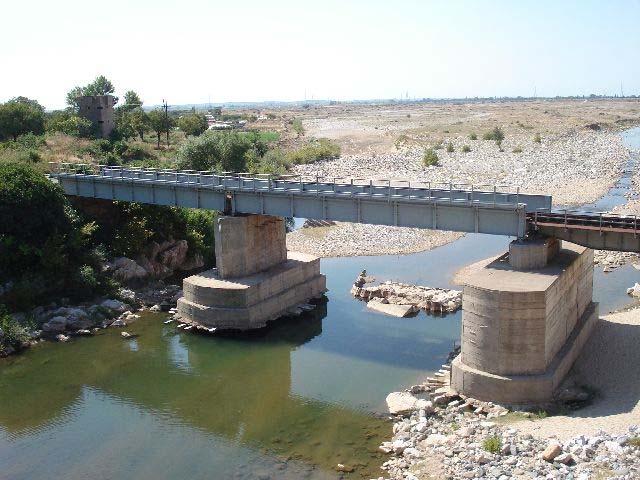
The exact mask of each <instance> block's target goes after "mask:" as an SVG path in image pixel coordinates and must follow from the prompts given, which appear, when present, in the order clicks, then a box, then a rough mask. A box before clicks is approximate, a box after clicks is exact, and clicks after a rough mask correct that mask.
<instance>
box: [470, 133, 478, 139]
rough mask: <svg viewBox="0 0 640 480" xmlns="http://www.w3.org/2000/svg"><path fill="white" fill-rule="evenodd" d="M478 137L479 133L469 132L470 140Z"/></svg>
mask: <svg viewBox="0 0 640 480" xmlns="http://www.w3.org/2000/svg"><path fill="white" fill-rule="evenodd" d="M477 139H478V135H476V134H475V133H470V134H469V140H477Z"/></svg>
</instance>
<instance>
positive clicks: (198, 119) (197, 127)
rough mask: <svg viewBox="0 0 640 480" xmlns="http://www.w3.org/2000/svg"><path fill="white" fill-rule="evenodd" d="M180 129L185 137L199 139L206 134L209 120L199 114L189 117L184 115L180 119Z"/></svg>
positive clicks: (191, 114)
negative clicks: (198, 137)
mask: <svg viewBox="0 0 640 480" xmlns="http://www.w3.org/2000/svg"><path fill="white" fill-rule="evenodd" d="M177 123H178V128H179V129H180V130H182V131H183V132H184V133H185V135H187V136H189V135H191V136H193V137H197V136H198V135H201V134H202V133H204V132H205V131H206V130H207V128H209V124H208V123H207V118H206V117H205V116H204V115H198V114H197V113H190V114H188V115H182V116H181V117H180V118H179V119H178V122H177Z"/></svg>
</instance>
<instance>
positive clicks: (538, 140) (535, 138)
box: [533, 133, 542, 143]
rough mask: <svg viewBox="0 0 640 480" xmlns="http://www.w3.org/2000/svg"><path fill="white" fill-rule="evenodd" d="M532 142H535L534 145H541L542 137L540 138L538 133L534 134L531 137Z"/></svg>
mask: <svg viewBox="0 0 640 480" xmlns="http://www.w3.org/2000/svg"><path fill="white" fill-rule="evenodd" d="M533 141H534V142H536V143H542V137H541V136H540V134H539V133H536V134H535V135H534V136H533Z"/></svg>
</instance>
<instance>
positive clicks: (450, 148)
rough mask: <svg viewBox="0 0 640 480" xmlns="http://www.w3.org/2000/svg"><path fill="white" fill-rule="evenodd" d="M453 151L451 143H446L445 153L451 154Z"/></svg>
mask: <svg viewBox="0 0 640 480" xmlns="http://www.w3.org/2000/svg"><path fill="white" fill-rule="evenodd" d="M454 151H455V149H454V148H453V143H451V142H449V143H447V152H449V153H453V152H454Z"/></svg>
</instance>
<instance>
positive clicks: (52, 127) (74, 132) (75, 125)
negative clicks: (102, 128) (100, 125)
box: [45, 111, 95, 138]
mask: <svg viewBox="0 0 640 480" xmlns="http://www.w3.org/2000/svg"><path fill="white" fill-rule="evenodd" d="M45 125H46V127H45V128H46V131H47V132H61V133H64V134H66V135H70V136H72V137H86V138H89V137H93V136H94V135H95V126H94V125H93V123H91V121H90V120H87V119H86V118H83V117H80V116H78V115H76V114H74V113H72V112H68V111H57V112H53V113H51V114H49V115H48V116H47V120H46V124H45Z"/></svg>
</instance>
